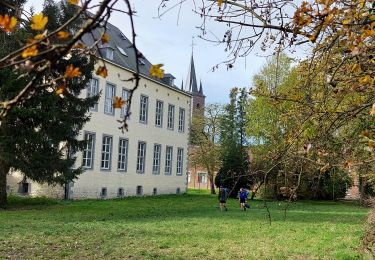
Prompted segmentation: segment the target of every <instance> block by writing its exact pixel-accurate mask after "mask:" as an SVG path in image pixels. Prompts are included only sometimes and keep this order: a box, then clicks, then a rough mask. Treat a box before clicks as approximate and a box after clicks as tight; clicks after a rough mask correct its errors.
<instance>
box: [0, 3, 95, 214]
mask: <svg viewBox="0 0 375 260" xmlns="http://www.w3.org/2000/svg"><path fill="white" fill-rule="evenodd" d="M8 2H13V4H25V1H21V2H20V1H19V0H17V1H15V0H14V1H8ZM2 8H4V7H2ZM76 8H77V7H76V6H73V5H67V4H66V3H64V2H61V3H55V2H54V1H52V0H49V1H45V3H44V7H43V13H44V14H45V15H46V16H48V18H49V21H48V24H47V29H48V30H53V29H57V28H58V26H60V25H61V24H63V23H64V21H66V20H68V19H69V18H70V17H71V16H72V15H73V14H74V13H75V12H76ZM4 11H6V12H7V13H11V12H12V10H4ZM25 23H27V22H25ZM81 23H82V21H79V20H77V21H75V22H74V23H73V24H71V25H70V27H69V28H66V29H68V30H76V29H78V28H79V26H80V24H81ZM27 28H30V27H29V26H21V27H20V28H18V29H17V31H16V33H12V34H7V33H4V32H2V31H0V56H4V55H5V54H6V53H10V52H12V50H14V49H16V48H19V47H20V46H22V44H24V43H25V42H26V41H27V39H29V38H32V37H33V36H34V35H32V33H33V32H32V31H30V30H29V29H27ZM34 34H35V33H34ZM53 40H56V41H63V40H62V39H53ZM69 65H73V67H79V70H80V75H79V76H78V77H74V78H68V79H67V80H66V82H65V85H64V86H63V92H62V93H58V92H56V91H55V90H54V89H56V86H52V85H45V82H48V81H47V80H45V81H43V80H40V81H39V82H38V87H37V88H38V92H37V93H35V95H34V97H33V98H32V99H29V100H26V101H24V102H22V103H21V104H20V105H18V106H16V107H14V108H12V109H11V110H10V111H9V113H8V115H7V117H6V118H5V120H3V121H2V122H1V125H0V207H2V208H4V207H6V204H7V194H6V177H7V174H8V173H9V171H10V170H19V171H20V172H22V174H23V175H24V177H25V178H28V179H31V180H33V181H37V182H40V183H48V184H60V185H64V184H66V183H67V182H69V181H71V180H73V179H74V178H76V176H77V175H79V174H80V173H81V172H82V169H81V168H77V169H73V168H72V167H73V165H74V163H75V158H74V156H72V155H73V154H74V153H75V152H77V151H79V150H82V149H83V146H84V142H83V141H78V140H77V139H76V137H77V135H78V133H79V131H80V129H82V127H83V125H84V124H85V123H86V122H87V121H88V120H89V113H88V112H89V108H90V107H92V106H93V105H94V104H95V103H96V102H97V100H98V97H91V98H80V97H78V96H79V94H80V93H81V91H83V90H84V89H85V88H86V86H87V84H88V82H89V80H90V79H91V75H92V71H93V69H94V57H92V56H90V55H82V54H81V53H78V52H76V51H73V52H72V53H71V55H69V56H68V57H66V59H62V60H59V61H58V64H57V69H55V70H53V71H48V72H47V73H45V75H43V77H41V78H42V79H43V78H44V79H48V78H52V77H54V78H57V77H59V76H63V75H64V74H65V73H66V68H67V67H68V66H69ZM24 66H25V68H24V69H25V70H28V69H32V68H28V67H27V64H25V65H24ZM29 80H30V78H28V77H27V76H26V77H22V78H20V77H18V75H17V74H16V73H14V72H13V71H12V70H11V69H3V70H0V86H1V88H0V100H4V99H6V98H10V97H13V96H14V95H15V94H16V93H18V92H19V91H20V90H21V89H22V88H23V87H24V86H25V84H26V83H27V82H28V81H29Z"/></svg>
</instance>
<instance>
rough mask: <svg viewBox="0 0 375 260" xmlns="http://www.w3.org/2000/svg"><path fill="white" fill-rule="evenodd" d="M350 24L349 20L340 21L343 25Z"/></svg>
mask: <svg viewBox="0 0 375 260" xmlns="http://www.w3.org/2000/svg"><path fill="white" fill-rule="evenodd" d="M349 23H350V20H349V19H345V20H343V21H342V24H343V25H348V24H349Z"/></svg>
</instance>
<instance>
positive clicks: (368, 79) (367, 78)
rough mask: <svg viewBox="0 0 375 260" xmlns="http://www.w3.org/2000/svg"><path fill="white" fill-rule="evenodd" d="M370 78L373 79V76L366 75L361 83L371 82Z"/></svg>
mask: <svg viewBox="0 0 375 260" xmlns="http://www.w3.org/2000/svg"><path fill="white" fill-rule="evenodd" d="M370 80H371V77H370V76H369V75H366V76H364V77H362V78H361V79H360V80H359V83H362V84H366V83H368V82H370Z"/></svg>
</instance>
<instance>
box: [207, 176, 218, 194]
mask: <svg viewBox="0 0 375 260" xmlns="http://www.w3.org/2000/svg"><path fill="white" fill-rule="evenodd" d="M209 176H210V177H209V178H210V187H211V194H216V191H215V183H214V175H213V174H210V175H209Z"/></svg>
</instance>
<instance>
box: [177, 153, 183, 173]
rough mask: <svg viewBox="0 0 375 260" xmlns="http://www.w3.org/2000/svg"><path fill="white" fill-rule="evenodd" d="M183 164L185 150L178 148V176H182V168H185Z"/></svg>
mask: <svg viewBox="0 0 375 260" xmlns="http://www.w3.org/2000/svg"><path fill="white" fill-rule="evenodd" d="M183 162H184V149H183V148H178V149H177V172H176V174H177V175H181V174H182V168H183Z"/></svg>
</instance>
